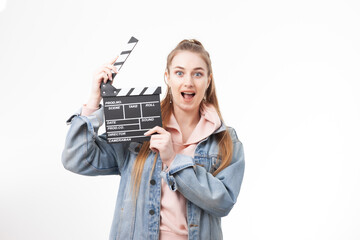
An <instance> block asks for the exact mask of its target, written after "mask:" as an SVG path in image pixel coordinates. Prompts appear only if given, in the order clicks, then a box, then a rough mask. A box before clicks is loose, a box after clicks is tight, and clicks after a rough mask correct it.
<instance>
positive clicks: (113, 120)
mask: <svg viewBox="0 0 360 240" xmlns="http://www.w3.org/2000/svg"><path fill="white" fill-rule="evenodd" d="M159 117H160V116H148V117H142V118H159ZM134 119H136V120H140V119H141V118H125V119H111V120H106V122H111V121H125V120H134ZM119 125H127V124H119ZM110 126H115V125H110Z"/></svg>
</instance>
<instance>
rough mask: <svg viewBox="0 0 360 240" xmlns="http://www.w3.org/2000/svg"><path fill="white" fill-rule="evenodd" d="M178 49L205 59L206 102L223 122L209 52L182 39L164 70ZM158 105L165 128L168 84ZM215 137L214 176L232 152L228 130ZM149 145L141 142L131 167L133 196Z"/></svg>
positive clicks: (169, 106)
mask: <svg viewBox="0 0 360 240" xmlns="http://www.w3.org/2000/svg"><path fill="white" fill-rule="evenodd" d="M180 51H190V52H193V53H198V54H199V55H200V57H201V58H202V59H203V60H204V61H205V63H206V66H207V69H208V72H207V74H208V76H209V77H210V84H209V87H208V88H207V90H206V92H205V99H206V103H207V104H212V105H213V106H214V107H215V109H216V111H217V113H218V115H219V117H220V119H221V121H222V122H223V118H222V116H221V113H220V108H219V103H218V100H217V96H216V91H215V83H214V79H213V73H212V67H211V60H210V55H209V53H208V52H207V51H206V50H205V48H204V47H203V45H202V44H201V43H200V42H199V41H198V40H196V39H190V40H183V41H181V42H180V43H179V44H178V45H177V46H176V47H175V48H174V49H173V50H172V51H171V52H170V53H169V55H168V57H167V64H166V71H167V72H168V73H169V72H170V71H169V66H170V64H171V62H172V60H173V58H174V57H175V55H176V54H177V53H178V52H180ZM204 104H205V103H204V102H203V101H202V102H201V104H200V108H203V107H204ZM160 105H161V115H162V124H163V128H166V126H167V123H168V122H169V119H170V116H171V114H172V113H173V106H172V104H171V93H170V89H169V86H168V87H167V91H166V96H165V97H164V99H163V100H162V101H161V104H160ZM215 137H216V140H217V142H218V144H219V153H218V156H217V163H218V161H220V158H221V163H220V166H219V168H218V169H216V170H215V172H214V173H213V175H214V176H216V175H217V174H218V173H219V172H220V171H221V170H223V169H224V168H226V167H227V166H228V165H229V164H230V162H231V159H232V152H233V149H232V147H233V145H232V140H231V136H230V134H229V132H228V131H222V132H220V133H217V134H216V135H215ZM149 146H150V142H144V143H143V145H142V147H141V149H140V151H139V154H138V156H137V158H136V160H135V163H134V166H133V169H132V182H133V193H134V196H135V198H137V195H138V192H139V188H140V182H141V176H142V172H143V170H144V165H145V161H146V159H147V157H148V156H149V154H150V150H149ZM157 157H158V154H156V155H155V159H154V163H153V166H152V170H151V174H152V173H153V171H154V168H155V164H156V159H157Z"/></svg>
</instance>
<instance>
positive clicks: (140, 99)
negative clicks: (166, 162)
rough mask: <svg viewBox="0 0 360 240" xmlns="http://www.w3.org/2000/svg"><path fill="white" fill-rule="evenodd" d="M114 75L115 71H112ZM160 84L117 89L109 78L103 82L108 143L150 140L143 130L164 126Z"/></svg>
mask: <svg viewBox="0 0 360 240" xmlns="http://www.w3.org/2000/svg"><path fill="white" fill-rule="evenodd" d="M137 42H138V40H137V39H136V38H134V37H131V39H130V40H129V42H128V44H127V49H126V50H124V51H122V52H121V53H120V55H119V58H118V59H117V60H116V62H115V63H114V66H116V67H117V70H118V71H119V70H120V69H121V67H122V66H123V64H124V63H125V61H126V59H127V58H128V56H129V55H130V53H131V52H132V50H133V49H134V47H135V46H136V44H137ZM112 76H113V79H114V77H115V76H116V73H112ZM160 94H161V87H144V88H126V89H125V88H120V89H116V88H115V87H114V86H112V85H111V82H110V81H107V83H106V84H104V83H103V84H101V96H102V97H103V105H104V113H105V130H106V135H107V142H108V143H119V142H143V141H149V140H150V137H149V136H144V133H145V132H146V131H148V130H149V129H151V128H153V127H155V126H160V127H161V126H162V120H161V110H160Z"/></svg>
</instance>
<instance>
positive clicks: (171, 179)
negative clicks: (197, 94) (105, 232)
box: [62, 107, 245, 240]
mask: <svg viewBox="0 0 360 240" xmlns="http://www.w3.org/2000/svg"><path fill="white" fill-rule="evenodd" d="M80 113H81V109H80V110H79V111H78V112H77V113H76V114H74V115H72V116H71V117H70V119H69V120H68V121H67V123H68V124H71V126H70V129H69V131H68V134H67V137H66V141H65V147H64V150H63V153H62V163H63V165H64V167H65V168H66V169H67V170H69V171H72V172H74V173H78V174H82V175H89V176H95V175H110V174H111V175H120V176H121V181H120V186H119V190H118V195H117V201H116V207H115V213H114V217H113V223H112V226H111V232H110V237H109V239H111V240H115V239H116V240H119V239H120V240H123V239H134V240H142V239H151V240H155V239H158V238H159V225H160V197H161V178H163V179H164V181H166V183H167V185H168V186H169V188H170V189H171V190H173V191H180V193H181V194H182V195H183V196H184V197H185V198H186V199H187V205H186V207H187V223H188V239H189V240H195V239H197V240H200V239H201V240H202V239H204V240H205V239H206V240H212V239H213V240H219V239H222V231H221V217H223V216H226V215H227V214H228V213H229V212H230V210H231V209H232V207H233V206H234V204H235V202H236V199H237V197H238V194H239V192H240V187H241V183H242V179H243V175H244V167H245V162H244V152H243V145H242V143H241V142H240V141H239V140H238V138H237V136H236V133H235V130H234V129H232V128H226V127H225V125H224V124H222V125H221V127H220V128H219V129H218V130H216V131H215V132H214V133H213V134H212V135H210V136H209V137H208V138H206V139H204V140H202V141H201V142H199V143H198V144H197V146H196V149H195V154H194V157H190V156H186V155H181V154H178V155H176V157H175V159H174V160H173V163H172V164H171V166H170V169H166V170H165V169H162V161H161V158H160V156H158V159H157V161H156V165H155V168H154V172H153V174H151V170H152V166H153V163H154V160H155V154H154V153H150V155H149V156H148V158H147V159H146V161H145V165H144V171H143V174H142V179H141V183H140V189H139V194H138V198H137V201H136V204H134V202H133V196H132V184H131V171H132V168H133V164H134V161H135V159H136V156H137V154H138V152H139V149H140V147H139V143H135V142H132V143H116V144H108V143H107V142H106V135H105V134H102V135H98V134H97V132H98V129H99V127H100V126H101V125H102V124H103V121H104V117H103V107H100V109H99V110H97V111H95V112H94V113H93V114H92V115H91V116H87V117H86V116H80ZM226 130H227V131H229V132H230V135H231V138H232V141H233V158H232V161H231V163H230V164H229V165H228V166H227V167H226V168H225V169H223V170H222V171H220V172H219V173H218V174H217V175H216V176H215V177H214V176H213V175H212V172H214V171H215V170H216V169H217V168H218V167H219V165H220V161H217V153H218V144H217V141H216V139H215V136H214V134H216V133H218V132H221V131H226Z"/></svg>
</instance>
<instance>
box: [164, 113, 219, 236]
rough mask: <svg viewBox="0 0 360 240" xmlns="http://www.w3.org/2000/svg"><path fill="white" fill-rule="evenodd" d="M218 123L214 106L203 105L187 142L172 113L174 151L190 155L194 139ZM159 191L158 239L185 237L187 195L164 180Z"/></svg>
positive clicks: (199, 138) (206, 134)
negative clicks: (184, 140) (172, 188)
mask: <svg viewBox="0 0 360 240" xmlns="http://www.w3.org/2000/svg"><path fill="white" fill-rule="evenodd" d="M220 125H221V121H220V118H219V115H218V114H217V112H216V110H215V108H214V107H213V106H206V107H205V108H204V109H203V111H201V118H200V121H199V122H198V124H197V125H196V127H195V129H194V130H193V132H192V134H191V135H190V137H189V138H188V140H187V141H186V142H183V139H182V134H181V130H180V127H179V124H178V123H177V121H176V118H175V116H174V115H171V117H170V121H169V123H168V125H167V129H166V130H167V131H169V132H170V133H171V137H172V141H173V146H174V151H175V153H176V154H184V155H188V156H192V157H193V156H194V153H195V148H196V145H197V143H198V142H200V141H201V140H203V139H204V138H206V137H208V136H210V135H211V134H212V133H213V132H214V131H215V130H217V129H218V128H219V127H220ZM170 168H171V165H170ZM161 191H162V194H161V202H160V240H187V239H188V227H187V220H186V219H187V218H186V199H185V198H184V197H183V195H182V194H181V193H180V192H178V191H176V192H174V191H172V190H170V188H169V187H168V186H167V185H166V183H165V182H164V181H161Z"/></svg>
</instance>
